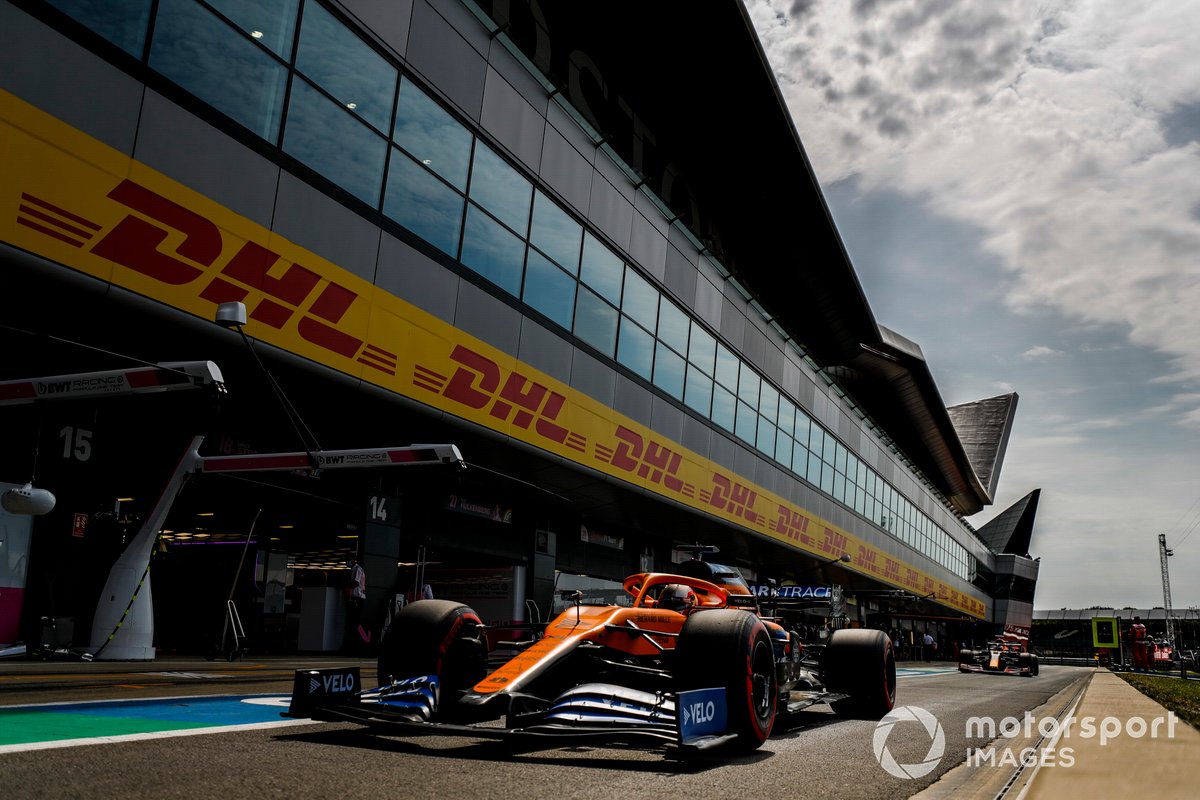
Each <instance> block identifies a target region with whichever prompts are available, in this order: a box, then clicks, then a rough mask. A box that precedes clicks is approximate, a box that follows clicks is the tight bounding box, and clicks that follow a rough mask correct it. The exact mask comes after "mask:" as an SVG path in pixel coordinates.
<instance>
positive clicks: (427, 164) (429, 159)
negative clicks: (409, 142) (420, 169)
mask: <svg viewBox="0 0 1200 800" xmlns="http://www.w3.org/2000/svg"><path fill="white" fill-rule="evenodd" d="M421 163H422V164H424V165H425V166H427V167H428V166H429V165H430V164H432V163H433V159H432V158H422V159H421Z"/></svg>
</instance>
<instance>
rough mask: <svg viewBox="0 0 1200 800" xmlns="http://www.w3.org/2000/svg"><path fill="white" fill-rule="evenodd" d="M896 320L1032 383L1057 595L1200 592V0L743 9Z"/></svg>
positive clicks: (984, 389) (1103, 600)
mask: <svg viewBox="0 0 1200 800" xmlns="http://www.w3.org/2000/svg"><path fill="white" fill-rule="evenodd" d="M746 3H747V7H748V9H749V11H750V15H751V18H752V19H753V21H754V24H755V27H756V28H757V30H758V32H759V37H760V39H761V41H762V45H763V48H764V50H765V51H766V53H767V58H768V60H769V62H770V64H771V66H772V68H773V69H774V70H775V73H776V76H777V80H778V82H779V86H780V88H781V90H782V92H783V96H784V98H785V100H786V102H787V104H788V107H789V108H790V110H791V112H792V116H793V119H794V120H795V123H796V128H797V130H798V131H799V134H800V138H801V140H802V141H803V143H804V146H805V150H806V151H807V153H808V156H809V159H810V160H811V162H812V165H813V169H814V170H815V172H816V175H817V179H818V181H819V182H820V184H821V187H822V189H823V191H824V193H825V197H826V200H827V202H828V203H829V206H830V208H831V210H832V212H833V216H834V219H835V221H836V223H837V226H838V229H839V231H840V233H841V236H842V238H843V240H844V241H845V244H846V247H847V249H848V251H849V253H850V256H851V259H852V260H853V262H854V266H855V269H856V271H857V273H858V275H859V279H860V280H861V281H862V284H863V287H864V290H865V292H866V295H867V299H868V301H869V302H870V304H871V307H872V309H873V310H874V312H875V316H876V318H877V319H878V321H879V322H880V323H881V324H883V325H885V326H887V327H889V328H892V329H893V330H895V331H897V332H898V333H901V334H903V335H904V336H907V337H909V338H911V339H914V340H915V341H917V342H918V343H920V345H921V347H922V350H923V351H924V353H925V358H926V360H927V361H928V363H929V365H930V368H931V370H932V372H933V374H934V377H935V379H936V381H937V383H938V386H939V388H940V390H941V393H942V399H943V400H944V401H945V403H946V404H947V405H954V404H957V403H964V402H968V401H971V400H977V399H981V398H985V397H991V396H994V395H997V394H1002V393H1006V392H1011V391H1015V392H1017V393H1018V395H1019V396H1020V402H1019V405H1018V408H1017V417H1016V424H1015V428H1014V431H1013V437H1012V440H1011V442H1010V444H1009V448H1008V455H1007V458H1006V460H1005V464H1004V469H1003V471H1002V473H1001V479H1000V491H999V494H998V497H997V498H996V504H995V505H994V506H993V507H991V508H989V509H987V510H986V511H984V512H983V513H981V514H979V515H977V516H975V517H973V518H972V519H971V522H972V523H974V524H976V525H982V524H983V523H984V522H986V521H987V520H988V519H990V518H991V517H992V516H994V515H995V514H997V513H999V512H1000V511H1001V510H1003V509H1004V508H1007V507H1008V506H1009V505H1011V504H1012V503H1014V502H1016V501H1017V500H1019V499H1020V498H1022V497H1024V496H1025V495H1026V494H1028V493H1029V492H1030V491H1032V490H1033V489H1035V488H1041V490H1042V496H1041V504H1040V507H1039V513H1038V518H1037V525H1036V527H1035V529H1034V537H1033V545H1032V552H1033V555H1035V556H1039V557H1041V559H1042V566H1041V578H1040V580H1039V582H1038V589H1037V597H1036V599H1035V607H1036V608H1060V607H1064V606H1065V607H1085V606H1089V605H1105V604H1114V605H1116V606H1125V605H1133V606H1139V607H1148V606H1154V605H1162V602H1163V595H1162V582H1161V580H1160V570H1159V556H1158V534H1160V533H1165V534H1166V535H1167V542H1168V544H1169V545H1177V546H1176V547H1175V552H1176V555H1175V556H1174V557H1173V558H1171V559H1170V570H1171V589H1172V600H1173V605H1174V607H1176V608H1186V607H1195V606H1197V605H1200V534H1197V533H1195V531H1196V529H1197V527H1200V57H1198V56H1197V54H1200V0H1169V1H1168V2H1162V1H1160V0H1144V1H1143V2H1136V3H1131V2H1129V0H1036V2H1035V1H1034V0H986V1H984V0H961V1H960V2H955V1H954V0H824V1H823V2H819V1H818V0H746Z"/></svg>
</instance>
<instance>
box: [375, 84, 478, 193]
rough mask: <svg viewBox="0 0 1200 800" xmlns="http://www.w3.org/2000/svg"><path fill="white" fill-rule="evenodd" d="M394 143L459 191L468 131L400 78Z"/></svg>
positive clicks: (466, 157)
mask: <svg viewBox="0 0 1200 800" xmlns="http://www.w3.org/2000/svg"><path fill="white" fill-rule="evenodd" d="M392 139H393V140H394V141H395V142H396V144H398V145H400V146H401V147H403V148H404V149H405V150H407V151H408V154H409V155H411V156H412V157H413V158H415V159H416V160H417V161H420V162H421V163H422V164H424V165H425V166H426V167H428V168H429V169H431V170H433V171H434V172H436V173H437V174H438V175H441V176H442V177H443V178H445V179H446V180H448V181H449V182H450V183H452V184H453V185H454V186H456V187H458V188H459V189H461V190H462V191H464V192H465V191H466V190H467V170H468V169H469V168H470V166H471V133H470V131H468V130H467V129H466V128H464V127H463V126H462V125H459V124H458V122H457V120H455V119H454V117H452V116H450V115H449V114H448V113H446V111H445V109H443V108H442V107H441V106H439V105H438V104H437V103H435V102H433V100H431V99H430V98H429V96H428V95H426V94H425V93H424V92H422V91H421V90H420V89H418V88H417V86H416V85H415V84H414V83H413V82H412V81H408V80H402V81H401V82H400V100H399V102H398V103H397V104H396V129H395V132H394V133H393V134H392Z"/></svg>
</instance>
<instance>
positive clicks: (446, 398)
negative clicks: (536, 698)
mask: <svg viewBox="0 0 1200 800" xmlns="http://www.w3.org/2000/svg"><path fill="white" fill-rule="evenodd" d="M0 102H2V103H3V121H4V124H3V128H2V129H0V136H2V137H3V138H2V139H0V148H2V149H0V152H2V154H3V155H2V159H3V160H2V162H0V165H2V167H3V170H4V174H5V176H6V180H5V182H4V186H3V190H2V191H3V197H2V198H0V232H2V234H3V236H4V239H5V241H7V242H10V243H12V244H14V245H15V246H17V247H20V248H22V249H25V250H28V251H30V252H33V253H37V254H39V255H41V256H44V257H46V258H48V259H50V260H52V261H56V262H58V263H60V264H64V265H66V266H69V267H71V268H73V269H76V270H79V271H81V272H84V273H87V274H89V275H92V276H94V277H96V278H99V279H101V280H104V281H108V282H111V283H114V284H116V285H119V286H122V287H124V288H126V289H129V290H131V291H133V292H137V293H138V294H141V295H144V296H146V297H149V298H153V299H154V300H157V301H159V302H162V303H166V304H168V305H170V306H173V307H175V308H177V309H180V310H182V311H185V312H188V313H191V314H194V315H196V316H197V317H200V318H203V319H212V317H213V312H214V310H215V308H216V304H217V303H222V302H227V301H240V302H243V303H245V304H246V307H247V311H248V323H247V325H246V332H247V333H248V334H249V335H252V336H254V337H256V338H258V339H261V340H263V341H266V342H269V343H271V344H273V345H275V346H277V347H280V348H283V349H285V350H289V351H291V352H293V353H296V354H297V355H300V356H303V357H305V358H307V359H310V360H312V361H314V362H317V363H320V364H324V365H326V366H328V367H331V368H333V369H336V370H338V371H340V372H343V373H346V374H349V375H353V376H355V377H358V378H361V379H363V380H365V381H368V382H370V383H373V384H375V385H378V386H380V387H383V388H385V389H388V390H390V391H392V392H395V393H397V394H400V395H403V396H405V397H408V398H411V399H413V400H417V401H419V402H421V403H423V404H425V405H428V406H430V407H431V408H435V409H438V410H440V411H444V412H447V413H449V414H452V415H454V416H456V417H459V418H461V419H465V420H470V421H471V422H475V423H477V424H480V425H483V426H485V427H487V428H490V429H492V430H495V431H499V432H501V433H504V434H507V435H508V436H511V437H513V438H514V439H518V440H520V441H522V442H526V443H528V444H531V445H534V446H536V447H538V448H540V449H542V450H544V451H546V452H549V453H553V454H555V455H558V456H562V457H564V458H567V459H570V460H571V461H574V462H576V463H578V464H582V465H586V466H588V467H590V468H593V469H597V470H600V471H601V472H604V473H606V474H608V475H611V476H614V477H617V478H620V479H621V480H624V481H627V482H629V483H631V484H633V485H636V486H639V487H641V488H643V489H646V490H649V491H651V492H654V493H656V494H658V495H661V496H663V497H668V498H671V499H672V500H676V501H678V502H680V503H683V504H684V505H687V506H690V507H692V508H694V509H697V510H700V511H704V512H706V513H709V514H712V515H714V516H716V517H719V518H721V519H723V520H725V521H727V522H730V523H733V524H736V525H738V526H740V527H742V528H744V529H746V530H750V531H754V532H756V533H760V534H762V535H764V536H767V537H770V538H772V539H775V540H777V541H779V542H781V543H783V544H786V545H789V546H791V547H794V548H796V549H798V550H802V551H804V552H807V553H811V554H813V555H817V556H827V557H830V558H834V557H838V556H841V555H843V554H849V555H850V556H851V558H852V563H851V564H850V565H849V568H850V569H852V570H854V571H857V572H860V573H864V574H868V575H871V576H872V577H874V578H876V579H878V580H880V581H883V582H886V583H888V584H891V585H893V586H897V587H900V588H904V589H908V590H910V591H912V592H915V593H917V594H922V595H933V596H936V597H937V599H938V600H939V601H940V602H942V603H944V604H946V605H948V606H952V607H954V608H956V609H959V610H961V611H963V612H965V613H967V614H970V615H973V616H976V617H983V616H985V614H986V611H987V608H986V605H985V603H984V601H983V600H982V599H981V598H979V597H977V596H975V595H973V594H969V593H967V592H964V591H959V590H958V589H957V588H955V587H954V586H951V585H949V584H946V583H944V582H942V581H939V580H937V579H935V578H934V577H932V576H930V575H928V574H926V573H923V572H921V571H920V570H917V569H916V568H914V567H912V566H911V565H909V564H907V563H904V562H902V561H900V560H898V559H895V558H893V557H891V556H890V555H888V554H887V553H885V552H884V551H882V550H880V549H878V548H876V547H874V546H872V545H870V544H868V543H867V542H865V541H863V540H861V539H859V538H857V537H855V536H853V535H851V534H850V533H848V532H847V531H844V530H841V529H840V528H836V527H834V526H832V525H830V524H829V523H827V522H825V521H824V520H822V519H820V518H818V517H816V516H813V515H812V514H810V513H809V512H808V511H806V510H804V509H802V508H800V507H798V506H796V505H794V504H792V503H791V502H789V501H787V500H786V499H784V498H782V497H778V496H776V495H774V494H773V493H771V492H768V491H766V490H765V489H763V488H762V487H760V486H756V485H754V484H752V483H750V482H749V481H747V480H746V479H744V478H743V477H741V476H739V475H736V474H734V473H732V472H729V471H728V470H725V469H724V468H722V467H719V466H717V465H715V464H714V463H713V462H711V461H709V460H708V459H706V458H703V457H701V456H699V455H697V454H696V453H693V452H691V451H689V450H687V449H685V448H683V447H681V446H680V445H679V444H677V443H675V442H673V441H670V440H667V439H664V438H663V437H661V436H659V435H658V434H656V433H655V432H654V431H652V430H650V429H648V428H646V427H644V426H642V425H640V424H638V423H636V422H634V421H632V420H630V419H627V418H625V417H623V416H622V415H620V414H618V413H617V412H616V411H614V410H613V409H612V408H609V407H608V406H605V405H603V404H601V403H598V402H596V401H595V400H594V399H592V398H591V397H588V396H587V395H585V394H582V393H580V392H577V391H575V390H574V389H572V388H571V387H570V386H567V385H565V384H563V383H561V382H559V381H557V380H555V379H554V378H552V377H550V376H548V375H546V374H544V373H542V372H539V371H538V370H535V369H533V368H532V367H530V366H529V365H527V364H524V363H522V362H520V361H518V360H517V359H515V358H513V357H512V356H510V355H507V354H505V353H503V352H501V351H499V350H497V349H496V348H494V347H492V346H490V345H488V344H487V343H485V342H482V341H480V340H478V339H475V338H473V337H471V336H469V335H468V334H466V333H464V332H463V331H461V330H459V329H457V328H455V327H454V326H452V325H449V324H448V323H446V322H443V321H442V320H440V319H438V318H436V317H434V316H432V315H430V314H428V313H426V312H424V311H422V310H421V309H419V308H417V307H415V306H413V305H411V304H409V303H407V302H405V301H403V300H401V299H400V298H398V297H395V296H394V295H392V294H390V293H388V292H385V291H383V290H381V289H379V288H378V287H376V286H374V285H373V284H370V283H367V282H366V281H364V280H362V279H361V278H359V277H357V276H356V275H354V274H353V273H351V272H349V271H348V270H345V269H342V268H341V267H339V266H337V265H336V264H333V263H331V262H329V261H326V260H324V259H322V258H320V257H319V256H317V255H316V254H314V253H312V252H310V251H308V250H305V249H303V248H301V247H298V246H296V245H295V244H293V243H292V242H290V241H288V240H286V239H284V238H282V237H280V236H278V235H277V234H275V233H273V232H272V231H270V230H268V229H266V228H263V227H261V226H259V225H258V224H256V223H254V222H252V221H250V220H248V219H246V218H245V217H242V216H240V215H238V214H235V213H234V212H232V211H230V210H229V209H227V208H225V207H224V206H221V205H219V204H217V203H214V202H213V201H212V200H209V199H208V198H206V197H204V196H203V195H200V194H198V193H196V192H194V191H193V190H191V189H189V188H188V187H186V186H184V185H182V184H179V183H177V182H175V181H173V180H171V179H170V178H168V177H166V176H165V175H162V174H161V173H159V172H156V171H155V170H152V169H150V168H149V167H147V166H145V165H143V164H141V163H139V162H137V161H134V160H133V159H131V158H129V157H127V156H124V155H122V154H120V153H118V152H116V151H114V150H112V149H111V148H109V147H108V146H107V145H104V144H103V143H101V142H99V141H96V140H95V139H93V138H91V137H89V136H87V135H85V134H83V133H81V132H79V131H77V130H75V129H73V128H71V127H70V126H68V125H66V124H64V123H62V122H61V121H59V120H57V119H55V118H53V117H51V116H49V115H47V114H45V113H43V112H41V111H39V110H38V109H36V108H35V107H33V106H31V105H29V104H27V103H25V102H23V101H21V100H19V99H18V98H16V97H14V96H13V95H11V94H8V93H5V92H0Z"/></svg>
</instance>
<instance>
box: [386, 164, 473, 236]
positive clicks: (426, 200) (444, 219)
mask: <svg viewBox="0 0 1200 800" xmlns="http://www.w3.org/2000/svg"><path fill="white" fill-rule="evenodd" d="M464 202H465V201H464V200H463V198H462V195H460V194H458V192H456V191H454V190H453V189H451V188H450V187H449V186H447V185H446V184H444V183H442V182H441V181H439V180H438V179H437V178H435V177H434V176H433V175H430V174H429V172H428V171H427V170H425V169H423V168H422V167H421V166H420V165H419V164H416V163H414V162H413V160H412V159H411V158H409V157H408V156H406V155H404V154H403V153H401V152H399V151H393V152H392V162H391V165H390V166H389V167H388V179H387V192H386V194H385V195H384V198H383V213H384V214H386V215H388V216H389V217H391V218H392V219H394V220H395V221H396V222H399V223H400V224H401V225H403V226H404V227H406V228H408V229H409V230H410V231H412V232H413V233H415V234H416V235H417V236H420V237H421V238H422V239H424V240H425V241H427V242H429V243H430V244H432V245H433V246H434V247H436V248H438V249H439V250H441V251H442V252H443V253H445V254H446V255H449V256H452V257H453V256H457V255H458V236H459V231H460V229H461V228H462V215H463V203H464Z"/></svg>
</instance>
